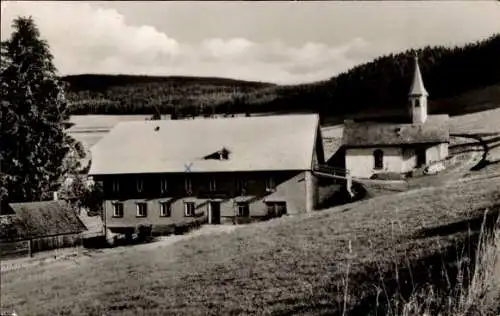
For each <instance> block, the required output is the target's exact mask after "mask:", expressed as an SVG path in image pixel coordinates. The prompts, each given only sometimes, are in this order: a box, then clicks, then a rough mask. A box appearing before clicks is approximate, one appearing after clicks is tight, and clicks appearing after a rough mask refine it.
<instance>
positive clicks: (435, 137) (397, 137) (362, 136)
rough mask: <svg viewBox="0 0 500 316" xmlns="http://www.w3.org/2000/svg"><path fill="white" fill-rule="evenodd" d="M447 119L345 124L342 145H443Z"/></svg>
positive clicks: (430, 117) (433, 117)
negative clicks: (411, 122) (418, 122)
mask: <svg viewBox="0 0 500 316" xmlns="http://www.w3.org/2000/svg"><path fill="white" fill-rule="evenodd" d="M448 122H449V116H448V115H429V116H428V117H427V120H426V121H425V123H421V124H409V123H406V124H395V123H386V122H353V121H346V122H345V124H344V134H343V137H342V143H343V145H344V146H346V147H364V146H371V145H404V144H428V143H443V142H448V141H449V139H450V133H449V127H448Z"/></svg>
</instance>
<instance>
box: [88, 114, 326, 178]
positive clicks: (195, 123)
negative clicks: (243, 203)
mask: <svg viewBox="0 0 500 316" xmlns="http://www.w3.org/2000/svg"><path fill="white" fill-rule="evenodd" d="M318 124H319V116H318V115H317V114H298V115H275V116H255V117H236V118H223V119H194V120H160V121H134V122H122V123H119V124H117V125H116V126H115V127H114V128H113V129H112V130H111V131H110V132H109V133H108V134H107V135H106V136H104V137H103V138H102V139H101V140H100V141H99V142H98V143H97V144H96V145H94V146H93V147H92V149H91V150H92V166H91V169H90V172H89V174H91V175H100V174H133V173H163V172H185V171H186V169H187V168H189V171H190V172H225V171H266V170H308V169H311V163H312V156H313V150H314V144H315V138H316V133H317V130H318V127H319V125H318ZM223 148H225V149H227V150H228V151H229V159H227V160H224V159H222V160H218V159H204V157H206V156H208V155H211V154H213V153H215V152H217V151H220V150H222V149H223ZM186 166H188V167H186Z"/></svg>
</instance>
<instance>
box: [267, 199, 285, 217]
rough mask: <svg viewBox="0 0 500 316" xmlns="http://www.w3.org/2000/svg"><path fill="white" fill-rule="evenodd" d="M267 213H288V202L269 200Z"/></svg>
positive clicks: (271, 214)
mask: <svg viewBox="0 0 500 316" xmlns="http://www.w3.org/2000/svg"><path fill="white" fill-rule="evenodd" d="M266 204H267V215H269V216H271V217H279V216H282V215H285V214H286V202H267V203H266Z"/></svg>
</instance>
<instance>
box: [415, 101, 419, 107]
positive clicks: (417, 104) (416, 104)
mask: <svg viewBox="0 0 500 316" xmlns="http://www.w3.org/2000/svg"><path fill="white" fill-rule="evenodd" d="M419 106H420V100H419V99H416V100H415V107H417V108H418V107H419Z"/></svg>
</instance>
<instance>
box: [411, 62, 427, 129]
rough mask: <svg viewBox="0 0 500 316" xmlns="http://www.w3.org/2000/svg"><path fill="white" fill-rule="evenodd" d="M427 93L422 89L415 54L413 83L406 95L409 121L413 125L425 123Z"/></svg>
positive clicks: (422, 84) (422, 85) (422, 83)
mask: <svg viewBox="0 0 500 316" xmlns="http://www.w3.org/2000/svg"><path fill="white" fill-rule="evenodd" d="M427 96H428V94H427V91H426V90H425V87H424V81H423V80H422V74H421V73H420V67H419V66H418V56H417V55H416V54H415V70H414V72H413V82H412V83H411V88H410V93H409V94H408V98H409V103H410V107H411V120H412V123H413V124H419V123H425V120H427Z"/></svg>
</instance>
